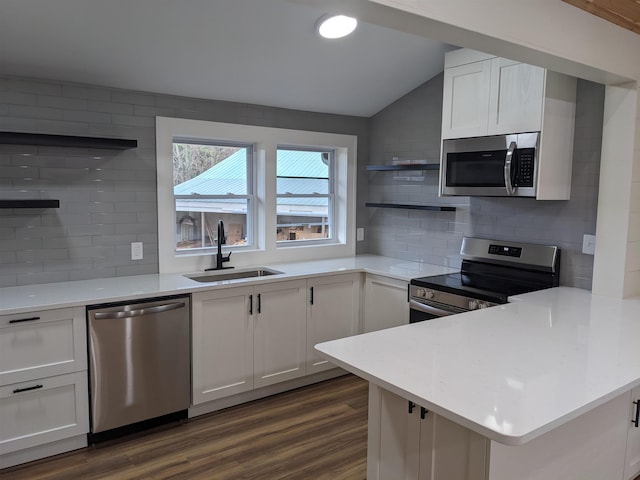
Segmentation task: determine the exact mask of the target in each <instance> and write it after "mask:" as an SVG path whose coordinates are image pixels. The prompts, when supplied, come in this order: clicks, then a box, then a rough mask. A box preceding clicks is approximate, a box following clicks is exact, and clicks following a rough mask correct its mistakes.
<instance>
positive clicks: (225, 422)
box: [0, 375, 367, 480]
mask: <svg viewBox="0 0 640 480" xmlns="http://www.w3.org/2000/svg"><path fill="white" fill-rule="evenodd" d="M366 443H367V382H365V381H364V380H361V379H359V378H357V377H355V376H352V375H346V376H343V377H339V378H337V379H333V380H328V381H326V382H322V383H318V384H315V385H311V386H309V387H304V388H300V389H297V390H293V391H290V392H286V393H282V394H279V395H274V396H272V397H268V398H265V399H262V400H257V401H255V402H251V403H247V404H244V405H239V406H237V407H231V408H228V409H226V410H222V411H220V412H215V413H212V414H209V415H204V416H201V417H197V418H194V419H191V420H189V421H186V422H185V423H184V424H182V425H178V426H173V427H171V428H164V429H162V430H157V431H153V432H147V433H144V434H139V435H138V436H136V437H129V438H127V439H121V440H117V441H114V442H111V443H109V444H101V445H99V446H97V447H90V448H87V449H82V450H78V451H75V452H71V453H67V454H64V455H59V456H57V457H52V458H49V459H45V460H40V461H37V462H33V463H30V464H26V465H23V466H17V467H13V468H10V469H6V470H3V471H0V478H2V480H74V479H83V480H84V479H87V480H100V479H118V480H128V479H131V480H133V479H136V480H138V479H150V480H158V479H189V480H200V479H203V480H204V479H207V480H212V479H215V480H217V479H265V480H272V479H287V480H296V479H300V480H303V479H304V480H311V479H313V480H316V479H318V480H324V479H326V480H363V479H364V478H365V476H366Z"/></svg>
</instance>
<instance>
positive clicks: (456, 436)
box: [419, 413, 488, 480]
mask: <svg viewBox="0 0 640 480" xmlns="http://www.w3.org/2000/svg"><path fill="white" fill-rule="evenodd" d="M421 427H422V429H421V432H420V433H421V435H420V477H419V478H420V480H438V479H440V478H446V479H448V480H484V479H485V470H486V460H487V449H488V440H487V439H486V438H485V437H483V436H482V435H479V434H477V433H475V432H473V431H471V430H469V429H467V428H465V427H463V426H461V425H458V424H457V423H454V422H452V421H450V420H447V419H446V418H444V417H441V416H439V415H435V414H433V413H429V414H427V416H426V418H425V420H423V423H422V425H421Z"/></svg>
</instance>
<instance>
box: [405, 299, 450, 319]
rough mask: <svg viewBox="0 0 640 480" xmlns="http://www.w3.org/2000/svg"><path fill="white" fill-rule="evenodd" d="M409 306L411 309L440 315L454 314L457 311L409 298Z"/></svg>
mask: <svg viewBox="0 0 640 480" xmlns="http://www.w3.org/2000/svg"><path fill="white" fill-rule="evenodd" d="M409 308H410V309H411V310H417V311H418V312H422V313H430V314H431V315H436V316H438V317H447V316H449V315H454V314H455V313H456V312H452V311H450V310H443V309H441V308H436V307H432V306H431V305H427V304H425V303H422V302H417V301H415V300H409Z"/></svg>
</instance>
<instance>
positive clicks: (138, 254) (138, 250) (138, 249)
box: [131, 242, 143, 260]
mask: <svg viewBox="0 0 640 480" xmlns="http://www.w3.org/2000/svg"><path fill="white" fill-rule="evenodd" d="M142 256H143V255H142V242H131V260H142Z"/></svg>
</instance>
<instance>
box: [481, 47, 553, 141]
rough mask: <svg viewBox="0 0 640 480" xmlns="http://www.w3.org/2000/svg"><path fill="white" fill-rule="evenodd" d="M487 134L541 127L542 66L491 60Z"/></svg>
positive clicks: (538, 128) (527, 130) (497, 59)
mask: <svg viewBox="0 0 640 480" xmlns="http://www.w3.org/2000/svg"><path fill="white" fill-rule="evenodd" d="M491 79H492V84H491V89H490V92H489V116H488V123H487V134H488V135H501V134H505V133H513V132H537V131H539V130H540V129H541V128H542V103H543V102H542V99H543V96H544V81H545V69H544V68H540V67H535V66H533V65H527V64H526V63H520V62H514V61H513V60H507V59H506V58H494V59H492V60H491Z"/></svg>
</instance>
